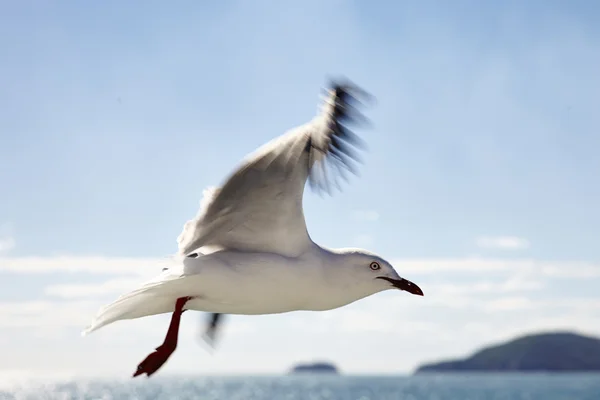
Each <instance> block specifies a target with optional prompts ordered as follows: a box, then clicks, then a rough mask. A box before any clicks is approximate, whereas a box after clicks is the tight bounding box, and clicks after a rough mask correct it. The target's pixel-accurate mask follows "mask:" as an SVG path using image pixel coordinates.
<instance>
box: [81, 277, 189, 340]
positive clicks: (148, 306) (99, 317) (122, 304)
mask: <svg viewBox="0 0 600 400" xmlns="http://www.w3.org/2000/svg"><path fill="white" fill-rule="evenodd" d="M179 277H180V276H178V275H173V274H172V272H171V271H169V270H166V271H163V273H162V274H161V275H159V276H158V277H157V278H156V279H154V280H152V281H150V282H147V283H146V284H144V285H142V286H141V287H140V288H138V289H136V290H133V291H131V292H129V293H127V294H124V295H123V296H121V297H119V298H118V299H117V300H115V301H114V302H113V303H111V304H109V305H107V306H105V307H103V308H101V309H100V310H99V311H98V313H97V314H96V316H95V317H94V319H93V320H92V322H91V324H90V325H88V326H87V327H86V328H85V330H83V332H81V335H82V336H87V335H88V334H90V333H92V332H93V331H95V330H98V329H100V328H102V327H103V326H106V325H108V324H111V323H113V322H116V321H119V320H124V319H134V318H141V317H145V316H149V315H156V314H163V313H168V312H172V311H173V310H174V309H175V300H176V297H177V296H175V295H174V294H173V291H171V290H168V288H169V286H171V283H173V282H174V281H175V280H177V279H178V278H179Z"/></svg>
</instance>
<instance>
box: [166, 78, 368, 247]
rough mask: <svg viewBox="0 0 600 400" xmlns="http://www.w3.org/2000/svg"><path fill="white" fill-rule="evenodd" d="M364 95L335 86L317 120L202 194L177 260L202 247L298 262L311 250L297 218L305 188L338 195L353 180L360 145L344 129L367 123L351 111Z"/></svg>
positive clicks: (301, 218) (284, 137) (267, 147)
mask: <svg viewBox="0 0 600 400" xmlns="http://www.w3.org/2000/svg"><path fill="white" fill-rule="evenodd" d="M359 96H362V97H368V95H367V94H366V93H365V92H364V91H362V90H361V89H359V88H357V87H356V86H354V85H352V84H350V83H344V84H339V83H336V84H333V85H332V88H331V90H330V91H329V94H328V96H327V98H326V100H325V103H324V105H323V106H322V108H321V111H320V113H319V114H318V115H317V116H316V117H315V118H313V119H312V120H311V121H310V122H308V123H306V124H304V125H301V126H299V127H296V128H294V129H291V130H290V131H288V132H286V133H285V134H283V135H282V136H280V137H278V138H276V139H274V140H272V141H270V142H268V143H267V144H265V145H264V146H262V147H261V148H259V149H258V150H257V151H256V152H254V153H252V154H250V155H249V156H248V157H246V159H245V161H244V162H243V163H242V164H241V166H240V167H239V168H238V169H237V170H235V171H234V173H233V174H232V175H231V176H230V177H229V178H228V179H227V180H226V181H225V183H224V184H223V185H222V186H221V187H220V188H218V189H212V190H211V191H209V192H205V194H204V199H203V201H202V205H201V207H200V211H199V213H198V215H196V217H195V218H194V219H192V220H190V221H188V222H186V224H185V225H184V228H183V232H182V233H181V235H179V237H178V246H179V252H180V254H182V255H186V254H189V253H190V252H192V251H194V250H197V249H199V248H201V247H204V246H218V247H221V248H228V249H236V250H241V251H261V252H277V253H280V254H284V255H287V256H297V255H299V254H301V253H302V252H303V251H304V250H305V249H306V248H307V247H308V246H310V244H311V240H310V237H309V235H308V232H307V229H306V223H305V220H304V213H303V210H302V197H303V194H304V187H305V185H306V181H307V180H308V181H309V184H310V186H311V187H312V188H313V189H314V190H315V191H317V192H327V193H331V188H332V186H335V187H337V188H341V185H340V184H339V182H338V179H339V178H342V179H344V180H346V179H347V174H346V172H351V173H356V171H357V168H356V166H355V165H354V162H356V161H358V160H359V159H358V153H357V150H358V149H360V148H361V147H363V142H362V140H361V139H360V138H359V137H358V136H357V135H355V134H354V133H353V132H351V131H350V130H349V129H348V127H347V126H346V125H348V124H351V123H352V122H353V121H354V122H356V121H364V117H363V116H362V114H360V113H359V112H358V108H357V107H355V106H354V103H357V98H358V97H359Z"/></svg>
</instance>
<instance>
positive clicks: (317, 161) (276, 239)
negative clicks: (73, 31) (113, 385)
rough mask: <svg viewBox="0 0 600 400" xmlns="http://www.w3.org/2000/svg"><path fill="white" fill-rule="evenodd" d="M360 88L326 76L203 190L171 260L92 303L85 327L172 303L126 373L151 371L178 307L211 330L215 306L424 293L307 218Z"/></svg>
mask: <svg viewBox="0 0 600 400" xmlns="http://www.w3.org/2000/svg"><path fill="white" fill-rule="evenodd" d="M360 96H363V97H366V96H367V95H366V93H365V92H363V91H362V90H360V89H359V88H358V87H356V86H354V85H352V84H350V83H349V82H345V83H343V84H342V83H334V84H332V87H331V89H330V90H329V91H328V94H327V97H326V99H325V102H324V105H323V106H322V107H321V110H320V112H319V113H318V114H317V116H316V117H315V118H313V119H312V120H311V121H309V122H308V123H306V124H304V125H301V126H299V127H296V128H294V129H292V130H290V131H288V132H286V133H285V134H283V135H282V136H280V137H278V138H276V139H274V140H272V141H271V142H269V143H267V144H266V145H264V146H263V147H261V148H259V149H258V150H257V151H256V152H254V153H253V154H250V155H249V156H247V158H246V159H245V161H244V162H243V163H242V164H241V165H240V166H239V167H238V168H237V169H236V170H235V171H234V172H233V174H232V175H231V176H230V177H229V178H228V179H227V180H226V181H225V182H224V183H223V185H222V186H221V187H219V188H210V189H208V190H206V191H205V192H204V197H203V199H202V202H201V205H200V211H199V213H198V215H197V216H196V217H195V218H193V219H192V220H190V221H188V222H187V223H186V224H185V225H184V228H183V232H182V233H181V235H180V236H179V237H178V238H177V242H178V247H179V252H178V255H177V257H176V259H175V263H174V265H173V266H171V267H169V268H165V269H164V270H163V272H162V273H161V274H160V275H159V276H158V277H156V278H155V279H153V280H151V281H150V282H147V283H145V284H143V285H142V286H141V287H139V288H138V289H137V290H134V291H132V292H130V293H127V294H125V295H123V296H121V297H120V298H118V299H117V300H116V301H115V302H113V303H112V304H110V305H108V306H106V307H104V308H103V309H101V310H100V311H99V313H98V314H97V316H96V317H95V319H94V320H93V321H92V323H91V325H90V326H88V327H87V329H86V330H85V331H84V332H83V334H84V335H85V334H88V333H90V332H92V331H95V330H97V329H99V328H101V327H102V326H105V325H108V324H110V323H112V322H115V321H118V320H124V319H133V318H140V317H144V316H149V315H155V314H161V313H169V312H172V313H173V315H172V318H171V323H170V326H169V329H168V332H167V335H166V338H165V341H164V343H163V344H162V345H161V346H159V347H157V348H156V351H154V352H153V353H151V354H150V355H149V356H148V357H146V359H144V361H142V362H141V363H140V364H139V365H138V368H137V370H136V371H135V373H134V375H133V376H138V375H140V374H143V373H146V374H147V375H148V376H150V375H152V374H153V373H155V372H156V371H157V370H158V369H159V368H160V367H161V366H162V365H163V364H164V363H165V362H166V361H167V359H168V358H169V357H170V355H171V354H172V353H173V352H174V351H175V348H176V346H177V336H178V330H179V322H180V318H181V314H182V313H183V311H185V310H198V311H205V312H209V313H211V314H210V315H211V321H210V324H209V327H208V330H207V333H206V336H207V337H208V339H212V337H213V336H214V333H215V330H216V328H217V326H218V323H219V320H220V318H219V317H220V316H221V315H222V314H245V315H252V314H254V315H257V314H274V313H285V312H291V311H297V310H310V311H322V310H331V309H335V308H338V307H342V306H345V305H347V304H350V303H353V302H355V301H357V300H359V299H362V298H365V297H367V296H370V295H373V294H375V293H378V292H381V291H384V290H388V289H400V290H404V291H407V292H409V293H412V294H415V295H420V296H422V295H423V292H422V291H421V289H420V288H419V287H418V286H417V285H415V284H414V283H412V282H410V281H408V280H406V279H404V278H402V277H400V276H399V274H398V273H397V272H396V271H395V270H394V268H393V267H392V266H391V265H390V263H388V262H387V261H386V260H384V259H383V258H382V257H379V256H378V255H376V254H373V253H371V252H368V251H365V250H360V249H350V248H347V249H328V248H325V247H323V246H320V245H318V244H316V243H314V242H313V241H312V240H311V238H310V236H309V234H308V232H307V228H306V224H305V220H304V212H303V209H302V198H303V193H304V188H305V186H306V182H307V180H308V181H309V183H310V184H311V186H312V187H313V188H315V189H317V190H320V191H322V190H326V191H329V189H330V187H331V185H332V184H337V178H338V177H344V176H345V172H346V171H350V172H353V171H354V166H353V164H352V162H353V160H355V159H356V155H355V153H354V150H353V149H352V147H351V146H357V145H358V143H359V139H358V137H356V136H355V135H354V134H353V133H351V132H350V131H349V130H348V129H347V127H346V126H345V125H346V124H347V123H350V122H354V121H356V120H357V119H359V118H362V117H361V114H360V113H359V112H358V111H357V109H356V107H355V106H354V105H355V104H357V103H358V97H360Z"/></svg>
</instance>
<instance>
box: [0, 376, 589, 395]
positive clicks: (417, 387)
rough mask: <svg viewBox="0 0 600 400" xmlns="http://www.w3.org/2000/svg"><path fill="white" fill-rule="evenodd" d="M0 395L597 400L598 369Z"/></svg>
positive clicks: (212, 380) (84, 386) (235, 380)
mask: <svg viewBox="0 0 600 400" xmlns="http://www.w3.org/2000/svg"><path fill="white" fill-rule="evenodd" d="M0 399H19V400H20V399H32V400H43V399H61V400H67V399H73V400H75V399H78V400H79V399H89V400H92V399H93V400H97V399H102V400H109V399H139V400H146V399H148V400H149V399H169V400H186V399H206V400H217V399H219V400H402V399H405V400H600V374H597V375H551V374H549V375H468V376H467V375H465V376H461V375H446V376H440V375H437V376H435V375H428V376H398V377H392V376H386V377H351V376H281V377H218V378H216V377H202V378H159V377H153V378H151V379H135V380H133V379H132V380H126V381H108V380H106V381H100V380H96V381H94V380H78V381H70V382H62V383H53V384H48V383H46V384H35V383H29V384H23V383H22V384H19V385H16V386H13V387H10V388H6V387H4V388H2V389H0Z"/></svg>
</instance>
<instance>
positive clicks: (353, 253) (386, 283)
mask: <svg viewBox="0 0 600 400" xmlns="http://www.w3.org/2000/svg"><path fill="white" fill-rule="evenodd" d="M337 253H338V254H339V255H340V256H341V259H340V261H342V262H341V265H343V269H344V274H345V275H346V276H347V278H348V280H347V281H346V282H345V283H346V284H347V285H348V286H354V287H356V288H357V289H358V288H361V289H363V290H364V291H365V295H369V294H374V293H378V292H382V291H384V290H390V289H399V290H403V291H405V292H408V293H411V294H414V295H417V296H423V291H422V290H421V288H419V287H418V286H417V285H416V284H414V283H413V282H411V281H409V280H408V279H405V278H403V277H401V276H400V275H399V274H398V272H396V270H395V269H394V267H393V266H392V265H391V264H390V263H389V262H388V261H386V260H384V259H383V258H382V257H379V256H378V255H376V254H373V253H371V252H369V251H366V250H361V249H340V250H338V251H337ZM348 289H349V290H352V289H351V288H350V287H348Z"/></svg>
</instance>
